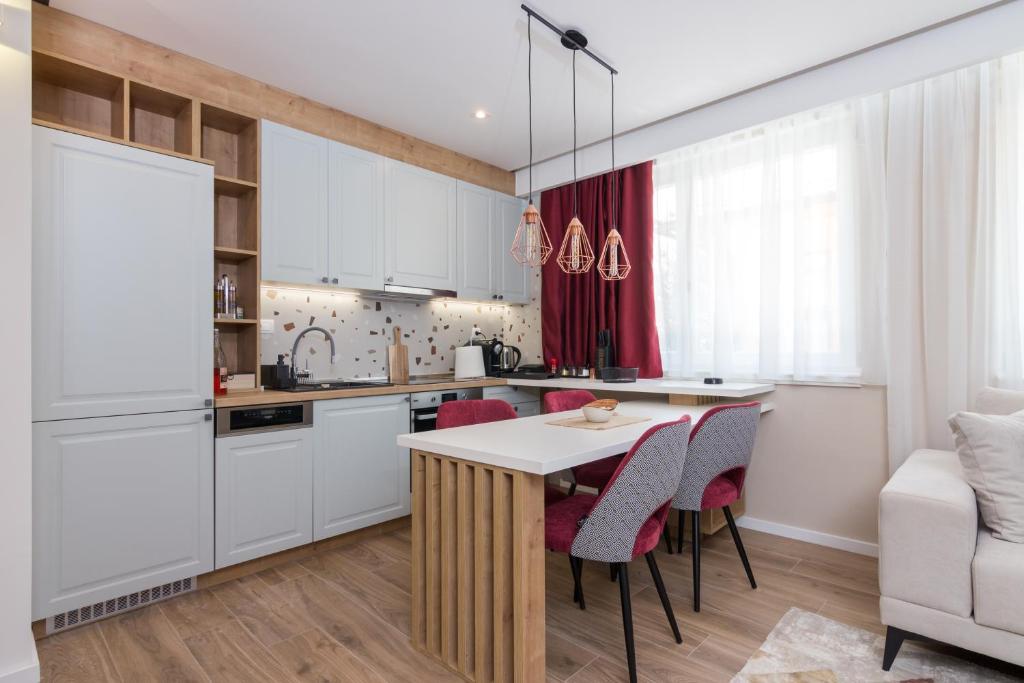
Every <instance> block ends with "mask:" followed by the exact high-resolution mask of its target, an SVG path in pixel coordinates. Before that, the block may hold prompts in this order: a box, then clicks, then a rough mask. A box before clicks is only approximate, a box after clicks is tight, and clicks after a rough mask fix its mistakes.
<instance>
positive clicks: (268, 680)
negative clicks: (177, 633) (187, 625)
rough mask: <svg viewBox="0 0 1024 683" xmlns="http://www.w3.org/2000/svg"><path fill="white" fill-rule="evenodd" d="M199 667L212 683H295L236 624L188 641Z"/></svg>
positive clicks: (233, 623) (231, 622)
mask: <svg viewBox="0 0 1024 683" xmlns="http://www.w3.org/2000/svg"><path fill="white" fill-rule="evenodd" d="M185 645H186V646H187V647H188V649H189V650H190V651H191V652H192V655H193V656H194V657H195V658H196V661H197V662H199V666H201V667H202V668H203V671H205V672H206V674H207V675H208V676H209V677H210V680H213V681H218V683H219V682H220V681H224V682H225V683H277V682H278V681H280V682H281V683H288V682H289V681H296V680H298V679H296V678H294V677H293V676H292V675H291V674H290V673H288V672H287V670H286V669H285V668H284V667H282V666H281V664H280V663H279V662H278V661H277V659H275V658H274V657H273V656H272V655H271V654H270V652H268V651H267V650H266V649H264V647H263V646H262V645H261V644H260V642H259V641H257V640H256V639H255V638H254V637H253V636H252V634H251V633H249V631H247V630H246V629H245V627H243V626H242V624H240V623H239V622H238V621H237V620H231V621H229V622H227V623H224V624H221V625H220V626H215V627H214V628H212V629H210V630H208V631H203V632H202V633H197V634H196V635H194V636H191V637H190V638H186V639H185Z"/></svg>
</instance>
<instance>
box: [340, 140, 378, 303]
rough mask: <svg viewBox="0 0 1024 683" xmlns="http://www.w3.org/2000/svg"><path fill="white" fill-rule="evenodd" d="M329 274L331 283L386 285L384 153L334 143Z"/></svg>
mask: <svg viewBox="0 0 1024 683" xmlns="http://www.w3.org/2000/svg"><path fill="white" fill-rule="evenodd" d="M328 185H329V188H330V202H329V209H328V212H327V213H328V218H329V223H330V238H329V240H328V241H329V242H330V264H329V265H330V268H329V270H330V278H331V282H330V284H332V285H338V286H340V287H348V288H351V289H371V290H374V289H375V290H380V289H383V286H384V157H382V156H380V155H379V154H373V153H371V152H365V151H363V150H361V149H356V148H354V147H349V146H348V145H343V144H341V143H340V142H334V141H331V143H330V170H329V173H328Z"/></svg>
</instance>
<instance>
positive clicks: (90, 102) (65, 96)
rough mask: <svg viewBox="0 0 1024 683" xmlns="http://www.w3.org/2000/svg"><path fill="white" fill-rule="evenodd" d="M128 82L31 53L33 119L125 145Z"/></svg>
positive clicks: (97, 70)
mask: <svg viewBox="0 0 1024 683" xmlns="http://www.w3.org/2000/svg"><path fill="white" fill-rule="evenodd" d="M127 83H128V82H127V81H126V80H125V79H124V78H121V77H119V76H115V75H113V74H109V73H106V72H104V71H100V70H99V69H94V68H92V67H89V66H86V65H85V64H82V63H80V62H77V61H74V60H70V59H64V58H63V57H57V56H56V55H52V54H49V53H47V52H41V51H39V50H34V51H33V52H32V117H33V118H34V119H39V120H41V121H47V122H49V123H56V124H60V125H62V126H67V127H68V128H69V129H77V130H80V131H86V132H89V133H97V134H99V135H102V136H105V137H108V138H110V139H112V140H117V141H119V142H124V140H125V139H126V138H125V119H126V116H127V101H126V98H125V94H126V93H125V90H126V89H127Z"/></svg>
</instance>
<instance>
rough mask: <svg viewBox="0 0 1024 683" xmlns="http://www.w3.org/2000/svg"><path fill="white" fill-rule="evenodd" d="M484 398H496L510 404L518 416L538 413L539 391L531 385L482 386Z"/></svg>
mask: <svg viewBox="0 0 1024 683" xmlns="http://www.w3.org/2000/svg"><path fill="white" fill-rule="evenodd" d="M483 395H484V398H496V399H498V400H501V401H504V402H505V403H508V404H509V405H511V406H512V408H513V409H514V410H515V411H516V415H517V416H518V417H530V416H532V415H539V414H540V392H539V391H538V390H537V389H534V388H533V387H516V386H510V385H505V386H500V387H484V391H483Z"/></svg>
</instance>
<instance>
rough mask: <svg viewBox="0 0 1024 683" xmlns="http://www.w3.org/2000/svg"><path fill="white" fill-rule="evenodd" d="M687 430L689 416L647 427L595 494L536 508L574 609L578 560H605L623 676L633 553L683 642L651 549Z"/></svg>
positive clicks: (629, 636)
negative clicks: (621, 640) (567, 575)
mask: <svg viewBox="0 0 1024 683" xmlns="http://www.w3.org/2000/svg"><path fill="white" fill-rule="evenodd" d="M689 436H690V418H689V416H684V417H683V418H682V419H681V420H679V421H677V422H668V423H665V424H660V425H655V426H654V427H651V428H650V429H648V430H647V431H646V432H645V433H644V435H643V436H641V437H640V439H638V440H637V442H636V443H635V444H633V447H632V448H630V449H629V452H628V453H627V454H626V455H625V456H624V457H623V458H622V461H621V462H620V463H619V465H618V467H617V468H616V470H615V472H613V473H612V476H611V479H610V480H609V481H608V483H607V486H606V487H605V488H604V490H603V491H602V492H601V493H600V494H599V495H597V496H593V495H589V494H580V495H577V496H570V497H568V498H566V499H564V500H562V501H559V502H557V503H554V504H553V505H549V506H548V507H547V508H546V509H545V513H544V542H545V544H546V546H547V548H548V549H549V550H553V551H556V552H561V553H566V554H568V555H569V566H570V568H571V569H572V575H573V583H574V594H573V599H574V600H575V601H576V602H578V603H579V605H580V609H586V603H585V601H584V598H583V587H582V584H581V574H582V569H583V560H593V561H596V562H607V563H609V564H610V565H612V567H613V570H614V571H615V573H616V574H617V575H618V578H619V595H620V599H621V600H622V628H623V631H624V635H625V638H626V658H627V662H628V664H629V678H630V680H631V681H636V650H635V648H634V646H633V615H632V608H631V604H630V595H629V571H628V567H629V563H630V562H631V561H632V560H634V559H635V558H637V557H639V556H641V555H643V556H644V557H645V558H646V559H647V566H648V567H649V568H650V571H651V577H652V578H653V579H654V585H655V586H656V587H657V589H658V597H660V598H661V605H662V607H663V608H664V609H665V616H667V617H668V623H669V626H671V627H672V634H673V635H674V636H675V640H676V642H677V643H681V642H683V638H682V636H681V635H680V634H679V626H678V625H677V624H676V618H675V614H673V612H672V603H670V602H669V599H668V593H667V592H666V591H665V584H664V582H663V581H662V579H661V573H660V572H659V571H658V564H657V562H656V561H655V559H654V549H655V548H656V547H657V546H658V540H659V539H660V538H661V533H662V530H663V529H664V528H665V522H666V521H667V520H668V513H669V511H670V508H671V505H672V496H673V495H674V494H675V492H676V490H677V489H678V486H679V480H680V477H681V476H682V473H683V464H684V462H685V461H686V452H687V446H688V444H689Z"/></svg>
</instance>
